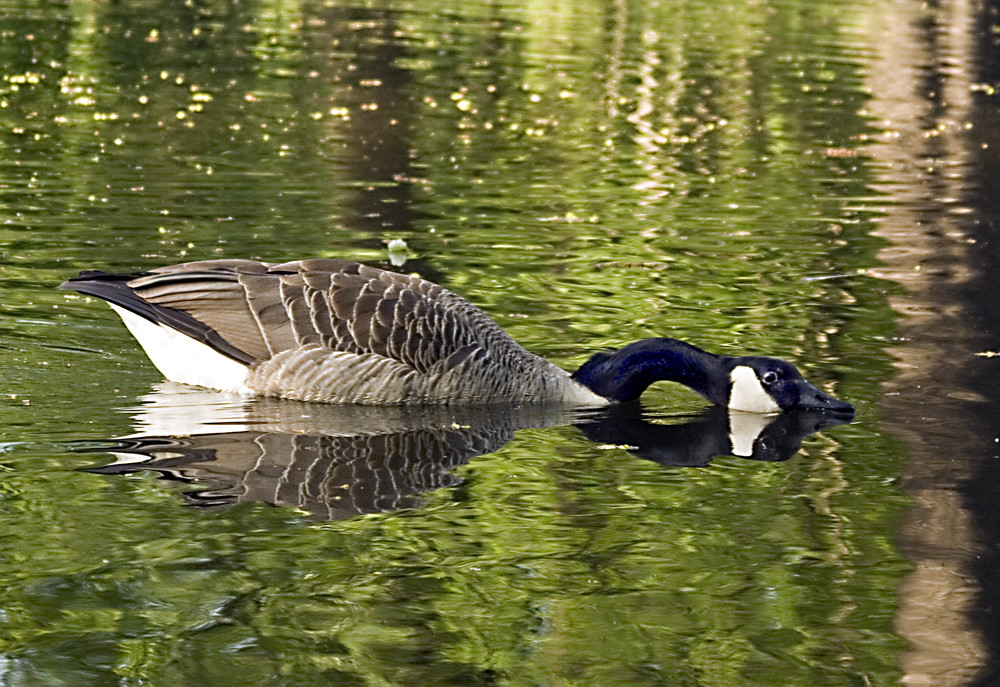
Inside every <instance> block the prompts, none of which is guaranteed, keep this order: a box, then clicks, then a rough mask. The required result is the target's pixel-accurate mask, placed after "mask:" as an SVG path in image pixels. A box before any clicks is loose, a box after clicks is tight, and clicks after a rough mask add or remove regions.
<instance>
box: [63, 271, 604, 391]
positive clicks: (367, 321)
mask: <svg viewBox="0 0 1000 687" xmlns="http://www.w3.org/2000/svg"><path fill="white" fill-rule="evenodd" d="M64 286H65V287H66V288H72V289H75V290H77V291H80V292H82V293H87V294H90V295H95V296H98V297H100V298H104V299H105V300H108V301H109V302H111V303H112V304H113V305H116V306H118V308H119V309H124V310H126V311H128V312H130V313H133V314H136V315H139V316H140V317H142V318H144V319H145V320H148V321H150V322H152V323H154V324H157V325H161V326H163V327H167V328H170V329H173V330H175V331H180V332H181V333H183V334H185V335H186V336H187V337H190V338H192V339H195V340H197V341H198V342H200V343H201V344H203V345H204V346H206V347H208V348H209V349H211V351H212V353H213V354H215V355H218V354H221V355H222V356H225V357H227V358H229V359H231V360H232V361H235V362H237V363H239V364H241V365H244V366H245V367H246V378H245V382H244V383H245V386H246V388H247V389H248V390H249V391H250V392H253V393H257V394H261V395H266V396H277V397H283V398H293V399H298V400H305V401H323V402H334V403H369V404H387V403H490V402H509V401H536V402H544V401H549V402H573V403H587V404H600V403H604V402H605V399H602V398H601V397H599V396H597V395H596V394H593V393H592V392H590V391H589V390H588V389H586V388H585V387H583V386H582V385H580V384H578V383H576V382H574V381H573V380H571V379H570V377H569V375H568V374H567V373H566V372H565V371H563V370H561V369H560V368H558V367H556V366H554V365H552V364H551V363H548V362H547V361H545V360H543V359H542V358H539V357H538V356H535V355H533V354H531V353H529V352H528V351H526V350H525V349H524V348H522V347H521V346H520V345H518V344H517V343H516V342H515V341H514V340H513V339H511V338H510V337H509V336H508V335H507V334H506V333H505V332H504V331H503V330H502V329H501V328H500V327H499V326H498V325H497V324H496V323H494V322H493V321H492V320H491V319H490V318H489V317H487V316H486V314H485V313H483V312H482V311H481V310H480V309H479V308H477V307H475V306H474V305H472V304H471V303H470V302H469V301H467V300H465V299H464V298H462V297H460V296H458V295H456V294H454V293H452V292H450V291H448V290H447V289H444V288H443V287H441V286H438V285H437V284H433V283H432V282H428V281H426V280H424V279H421V278H419V277H415V276H410V275H403V274H397V273H394V272H388V271H385V270H381V269H378V268H374V267H369V266H366V265H361V264H358V263H354V262H348V261H344V260H329V259H312V260H299V261H294V262H286V263H281V264H269V263H261V262H256V261H252V260H207V261H200V262H191V263H184V264H181V265H172V266H169V267H162V268H158V269H154V270H152V271H150V272H147V273H144V274H141V275H136V276H132V277H127V278H126V277H122V276H120V275H109V274H105V273H100V272H88V273H83V274H81V275H80V276H79V277H77V278H76V279H74V280H70V281H69V282H67V283H66V284H65V285H64ZM119 312H120V310H119ZM123 317H125V314H123ZM126 323H128V320H126ZM130 329H132V331H133V333H136V329H135V328H133V327H132V326H130ZM136 335H137V338H139V339H140V343H143V346H144V348H146V350H147V352H150V355H151V357H153V359H154V363H157V366H158V367H160V369H161V370H163V371H164V373H165V374H167V376H168V377H170V378H173V379H175V381H182V382H183V381H189V380H186V379H183V378H178V376H183V375H182V374H181V375H178V374H177V373H176V372H175V373H174V374H173V375H171V373H170V372H168V371H167V368H168V367H170V366H169V365H162V364H160V363H159V362H157V360H156V358H155V356H153V354H152V352H151V347H150V346H148V345H146V343H145V342H143V341H142V338H141V337H140V336H139V334H138V333H136ZM176 367H177V366H173V367H172V368H171V369H176ZM198 383H202V384H204V382H198ZM208 385H209V386H213V384H211V383H209V384H208Z"/></svg>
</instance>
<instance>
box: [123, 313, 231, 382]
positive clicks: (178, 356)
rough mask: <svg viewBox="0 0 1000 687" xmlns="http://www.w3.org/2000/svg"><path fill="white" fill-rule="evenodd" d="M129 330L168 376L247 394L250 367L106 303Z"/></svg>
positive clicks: (178, 333) (176, 379) (176, 380)
mask: <svg viewBox="0 0 1000 687" xmlns="http://www.w3.org/2000/svg"><path fill="white" fill-rule="evenodd" d="M108 305H110V306H111V307H112V309H113V310H114V311H115V312H116V313H118V314H119V315H120V316H121V318H122V321H123V322H124V323H125V326H126V327H128V330H129V331H130V332H132V336H134V337H135V338H136V340H137V341H138V342H139V345H141V346H142V348H143V350H145V351H146V355H148V356H149V359H150V360H152V361H153V364H154V365H156V367H157V368H159V370H160V372H162V373H163V376H164V377H166V378H167V379H169V380H171V381H174V382H183V383H184V384H196V385H198V386H207V387H209V388H211V389H219V390H220V391H229V392H234V393H238V394H249V393H250V389H248V388H247V384H246V381H247V374H248V373H249V368H247V366H246V365H243V364H242V363H238V362H236V361H235V360H233V359H232V358H227V357H226V356H224V355H222V354H221V353H219V352H218V351H215V350H213V349H212V348H210V347H209V346H206V345H205V344H203V343H200V342H198V341H195V340H194V339H192V338H191V337H189V336H185V335H184V334H181V333H180V332H179V331H177V330H176V329H172V328H170V327H168V326H166V325H162V324H154V323H152V322H150V321H149V320H147V319H146V318H145V317H140V316H139V315H136V314H135V313H133V312H130V311H128V310H126V309H125V308H122V307H120V306H117V305H115V304H114V303H109V304H108Z"/></svg>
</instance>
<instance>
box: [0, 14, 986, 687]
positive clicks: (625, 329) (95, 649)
mask: <svg viewBox="0 0 1000 687" xmlns="http://www.w3.org/2000/svg"><path fill="white" fill-rule="evenodd" d="M976 11H977V10H975V9H974V8H973V7H972V5H971V4H969V3H964V2H961V1H956V2H948V3H943V4H941V5H936V6H935V7H934V8H931V9H928V8H926V7H924V6H923V5H921V4H919V3H909V2H903V3H897V4H896V5H893V6H892V8H890V9H885V8H884V7H882V6H875V5H872V4H871V3H864V2H853V1H846V0H845V1H843V2H833V3H814V2H807V1H804V0H803V1H800V2H796V1H786V0H782V1H781V2H764V3H761V2H743V3H740V2H737V3H730V4H729V5H727V6H726V8H724V9H723V8H720V7H719V6H718V4H717V3H707V2H687V3H680V2H673V1H667V2H659V3H643V2H630V1H629V0H620V1H616V2H611V3H583V4H581V3H561V4H560V3H556V4H554V5H553V4H546V5H544V6H542V5H536V4H531V3H526V4H525V3H520V4H519V3H513V2H510V3H508V2H501V3H493V4H490V5H489V6H486V5H482V6H480V5H475V4H472V5H470V4H468V3H452V2H448V1H447V0H441V1H434V2H423V3H409V2H402V1H400V2H396V1H392V2H385V3H368V2H327V3H322V2H300V3H293V4H288V3H277V2H266V1H260V2H250V3H239V4H231V3H215V2H205V3H194V4H191V3H188V4H184V3H166V4H160V3H152V2H131V3H114V4H109V5H105V4H92V3H74V2H70V3H46V4H42V5H38V4H36V3H20V2H11V1H10V0H0V280H2V282H0V285H2V288H3V291H2V300H0V303H2V313H0V314H2V317H0V370H2V377H0V379H2V381H3V388H2V389H0V392H2V395H0V399H2V400H3V402H4V406H5V407H4V410H5V412H4V413H3V415H2V420H0V441H2V442H3V443H2V444H0V446H2V450H3V456H2V457H3V460H2V461H0V466H2V474H0V521H2V522H3V525H2V527H0V577H2V579H3V580H4V585H3V589H2V590H0V675H2V678H0V680H2V681H3V683H4V684H11V685H34V684H39V685H42V684H44V685H59V684H67V685H84V684H94V685H106V684H109V683H117V684H124V685H139V684H146V685H160V684H163V685H166V684H199V683H205V684H220V685H224V684H233V685H237V684H239V685H257V684H261V685H263V684H281V685H311V684H328V683H333V682H335V683H338V684H365V685H368V684H393V685H395V684H400V685H403V684H414V685H424V684H456V685H457V684H461V685H466V684H510V685H538V684H543V685H550V684H551V685H554V684H608V685H611V684H626V683H627V684H639V685H644V684H648V685H659V684H676V685H734V684H740V685H755V684H761V685H773V684H787V685H798V684H801V685H810V686H812V685H895V684H900V683H901V682H903V681H905V682H906V683H907V684H936V685H941V684H968V683H972V682H975V681H976V680H979V681H980V682H981V684H989V680H990V679H991V676H992V675H993V672H994V670H995V668H994V667H993V666H995V665H996V661H995V658H994V657H995V656H996V655H997V648H996V647H997V646H998V642H997V639H996V638H997V637H998V636H1000V633H998V632H997V627H998V625H997V623H996V620H995V619H994V618H993V614H992V613H991V611H990V609H991V608H993V607H994V606H993V605H992V602H991V599H992V598H993V596H994V595H995V593H996V591H995V581H991V576H990V574H989V567H988V565H987V564H988V561H989V560H991V559H990V556H992V554H988V555H987V554H986V552H989V551H993V550H995V547H992V543H993V542H994V541H995V540H996V539H997V536H996V532H997V529H996V527H995V523H994V522H993V520H994V519H995V518H994V516H992V515H990V513H991V512H992V511H991V510H990V509H988V508H984V505H986V504H989V503H990V502H991V499H992V492H993V489H992V487H990V486H989V485H990V484H992V483H993V480H992V479H991V475H992V471H993V470H994V469H993V468H992V467H990V466H991V465H993V463H994V462H995V461H993V456H994V454H995V452H996V448H995V442H994V438H995V436H996V431H995V427H994V425H995V422H993V420H992V417H993V414H991V413H990V412H988V410H987V409H988V408H989V405H988V404H987V402H988V401H989V400H992V397H993V395H994V394H995V391H994V390H995V388H996V385H995V384H993V383H992V380H993V376H994V375H993V370H994V369H995V366H994V365H993V361H994V360H995V358H993V357H989V355H990V354H992V353H995V352H996V351H997V347H998V345H1000V344H997V342H996V331H997V328H996V326H995V324H996V323H995V322H994V321H993V320H994V319H995V317H994V316H993V315H991V313H992V312H993V310H994V309H991V307H990V305H989V304H990V303H991V302H992V295H991V294H992V293H994V291H995V289H994V288H993V286H992V282H991V281H989V280H988V275H989V274H990V273H991V270H992V266H993V265H994V264H995V261H994V260H993V259H992V256H993V253H994V252H995V251H994V243H995V241H994V240H993V238H992V233H993V232H992V229H993V227H994V220H995V217H996V209H995V207H994V205H995V202H994V201H993V200H991V198H993V194H991V193H990V189H991V188H992V183H991V181H992V180H993V179H995V174H994V173H993V172H994V171H995V164H996V158H995V156H994V151H995V150H997V149H998V148H997V145H995V143H996V142H995V141H994V140H993V139H994V138H995V136H994V134H993V133H992V127H991V122H993V121H994V120H995V116H996V105H995V97H994V95H993V91H992V89H993V86H994V85H995V82H996V75H995V74H994V73H993V72H995V69H994V68H993V67H994V66H995V64H996V63H997V62H996V60H995V59H992V57H991V56H992V55H994V54H995V50H996V46H995V35H996V34H995V32H992V31H991V30H990V26H991V22H993V21H994V19H991V18H990V17H991V16H992V15H989V14H988V12H987V11H986V10H983V12H984V14H982V15H981V16H980V15H979V14H976ZM393 239H403V240H404V241H405V242H406V244H407V246H408V250H407V252H406V255H405V258H406V260H405V263H404V264H403V265H402V266H400V267H399V268H398V269H402V270H404V271H408V272H416V273H419V274H420V275H422V276H424V277H426V278H429V279H432V280H434V281H436V282H438V283H441V284H443V285H444V286H446V287H447V288H449V289H451V290H453V291H456V292H457V293H460V294H461V295H463V296H466V297H467V298H469V299H470V300H472V301H473V302H475V303H477V304H478V305H480V306H482V307H483V308H484V309H485V310H486V311H487V313H489V314H490V316H492V317H493V318H494V319H496V320H497V321H498V322H499V323H500V324H501V325H502V326H503V327H504V328H505V329H506V330H507V331H508V332H509V333H511V335H512V336H514V337H515V338H516V339H517V340H518V341H519V342H521V343H522V344H524V345H525V346H526V347H527V348H528V349H530V350H532V351H534V352H536V353H539V354H541V355H545V356H546V357H548V358H550V359H552V360H553V361H554V362H556V363H558V364H561V365H564V366H565V367H567V368H570V369H572V368H574V367H576V366H577V365H579V364H581V363H582V362H583V361H584V360H585V359H586V358H587V356H588V355H589V354H590V353H591V352H593V351H595V350H598V349H601V348H603V347H609V346H619V345H622V344H624V343H627V342H629V341H632V340H635V339H638V338H642V337H646V336H673V337H677V338H682V339H685V340H689V341H692V342H693V343H696V344H698V345H700V346H702V347H704V348H707V349H709V350H712V351H715V352H720V353H728V354H742V353H760V354H768V355H775V356H780V357H784V358H787V359H789V360H793V361H794V362H795V363H796V364H797V365H798V366H799V368H800V369H802V370H803V371H804V372H805V374H806V376H807V378H809V379H810V380H811V381H813V382H815V383H817V385H819V386H820V387H822V388H824V389H825V390H827V391H830V392H832V393H834V394H835V395H837V396H838V397H841V398H845V399H847V400H850V401H851V402H852V403H854V404H855V405H856V406H857V407H858V408H859V415H858V418H857V420H856V421H855V422H854V423H852V424H849V425H839V426H834V425H832V424H831V425H824V426H805V425H802V424H799V423H792V422H790V421H788V422H786V424H784V425H780V426H770V427H756V428H752V430H751V429H746V428H744V429H743V430H740V431H745V432H747V436H750V437H751V439H750V440H749V443H750V444H753V439H754V438H759V437H766V438H767V439H768V442H765V443H766V444H767V445H768V446H770V447H771V448H772V449H774V447H789V446H790V447H791V449H790V450H785V449H781V450H777V451H773V450H772V451H771V452H766V451H765V452H757V451H762V450H763V449H759V448H757V447H755V448H753V449H752V450H749V454H748V451H747V450H745V445H746V442H744V450H736V449H734V447H733V446H732V445H727V444H726V442H728V441H729V440H730V439H731V437H732V436H733V435H734V433H735V434H738V433H739V432H738V431H737V430H735V429H734V425H733V423H732V419H731V418H729V417H728V416H727V415H726V414H725V413H723V414H722V415H721V416H720V415H718V414H717V413H713V412H712V411H709V410H708V409H706V408H705V406H704V402H703V401H702V400H701V399H700V398H698V397H696V396H694V395H693V394H691V393H689V392H687V391H686V390H683V389H677V388H675V387H671V386H669V385H657V386H655V387H654V388H653V389H651V390H650V392H649V393H647V395H646V396H645V397H644V404H643V408H642V409H641V410H637V411H635V412H634V413H633V414H631V415H626V416H616V417H613V418H611V419H608V418H607V417H593V416H583V417H581V416H579V415H575V414H567V413H565V412H563V411H559V412H551V413H548V412H546V413H540V414H539V413H536V414H532V413H528V414H527V415H526V413H525V411H524V409H505V410H504V411H502V412H501V411H498V412H495V413H490V414H488V415H487V416H486V417H480V416H475V417H473V416H469V415H468V414H467V413H466V414H463V413H461V412H458V411H451V410H447V411H442V410H441V409H438V410H437V411H434V412H418V413H413V412H409V411H407V412H403V411H399V412H396V411H372V412H371V413H369V412H367V411H365V412H361V411H359V410H358V409H355V410H354V411H345V412H347V413H348V416H346V417H345V416H343V415H338V413H339V411H337V410H331V409H310V408H308V406H306V407H303V406H302V404H282V403H275V402H254V403H250V404H249V405H248V404H247V403H245V402H243V401H239V400H237V399H231V398H226V397H223V396H220V395H217V394H214V395H213V394H207V395H206V394H200V393H198V392H195V391H192V390H190V389H187V390H185V389H177V388H173V387H171V386H170V385H163V384H162V381H161V379H160V376H159V374H158V373H157V372H156V370H155V369H154V368H152V366H151V365H149V363H148V362H147V361H146V360H145V358H144V356H143V355H142V353H141V352H140V351H139V350H138V348H137V347H136V346H135V345H134V344H133V343H132V342H131V341H130V340H129V338H128V336H127V334H126V332H125V330H124V328H123V327H122V326H121V325H120V323H118V322H117V320H116V318H115V317H114V315H113V314H112V313H111V312H110V311H109V310H108V309H107V308H106V307H104V306H103V305H102V304H100V303H95V302H90V301H88V300H86V299H82V298H76V297H73V296H67V294H66V293H65V292H61V291H56V290H55V288H54V287H55V286H56V285H57V284H58V283H59V282H61V281H62V280H64V279H65V278H67V277H69V276H72V275H73V274H74V273H75V272H76V271H77V270H79V269H85V268H100V269H105V270H111V271H115V270H120V271H136V270H143V269H147V268H150V267H153V266H157V265H162V264H166V263H174V262H180V261H184V260H191V259H203V258H212V257H227V258H229V257H232V258H255V259H265V260H269V261H284V260H289V259H295V258H301V257H340V258H347V259H352V260H360V261H364V262H368V263H371V264H376V265H380V266H386V267H387V266H389V264H390V256H389V252H388V249H387V245H388V242H389V241H390V240H393ZM977 353H983V354H987V355H983V356H978V357H977V356H976V354H977ZM397 410H399V409H397ZM352 412H354V413H357V414H356V415H350V413H352ZM345 426H347V427H349V428H350V431H347V430H345V429H343V427H345ZM122 437H131V438H128V439H121V438H122ZM692 447H697V449H696V448H692ZM142 451H146V453H142ZM734 454H735V455H734ZM143 455H145V456H149V455H152V456H153V459H154V460H156V461H159V462H158V463H156V464H155V465H146V466H145V467H152V468H155V469H150V470H134V469H132V468H134V467H136V465H135V464H134V463H132V464H130V463H127V462H125V461H127V460H136V459H137V458H139V457H141V456H143ZM741 456H743V457H741ZM750 458H757V460H753V459H750ZM129 465H131V466H132V467H129ZM109 466H111V467H109ZM93 468H97V470H96V471H95V470H94V469H93ZM991 547H992V548H991ZM942 599H944V600H945V601H943V602H942V601H941V600H942Z"/></svg>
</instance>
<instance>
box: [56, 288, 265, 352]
mask: <svg viewBox="0 0 1000 687" xmlns="http://www.w3.org/2000/svg"><path fill="white" fill-rule="evenodd" d="M141 276H143V275H142V274H111V273H108V272H101V271H100V270H87V271H85V272H81V273H80V274H78V275H77V276H75V277H73V278H72V279H69V280H68V281H65V282H63V283H62V284H60V285H59V288H60V289H66V290H68V291H76V292H78V293H82V294H84V295H86V296H94V297H95V298H100V299H102V300H105V301H107V302H109V303H114V304H115V305H117V306H119V307H121V308H124V309H125V310H128V311H129V312H132V313H135V314H136V315H139V316H140V317H143V318H145V319H147V320H149V321H150V322H152V323H153V324H162V325H166V326H168V327H171V328H172V329H176V330H177V331H179V332H180V333H181V334H184V335H185V336H189V337H191V338H192V339H194V340H195V341H198V342H201V343H203V344H205V345H206V346H208V347H210V348H212V349H213V350H215V351H218V352H219V353H221V354H222V355H224V356H226V357H228V358H232V359H233V360H235V361H237V362H239V363H243V364H244V365H249V364H251V363H253V362H254V357H253V356H251V355H250V354H249V353H247V352H246V351H243V350H241V349H239V348H237V347H236V346H233V345H232V344H231V343H229V342H228V341H226V340H225V339H223V338H222V336H220V335H219V333H218V332H217V331H215V330H214V329H212V328H211V327H209V326H208V325H207V324H205V323H204V322H200V321H198V320H196V319H195V318H194V317H192V316H191V315H189V314H188V313H186V312H184V311H183V310H175V309H173V308H167V307H164V306H162V305H155V304H153V303H150V302H148V301H146V300H144V299H143V298H142V297H140V296H139V295H138V294H137V293H136V292H135V291H133V290H132V287H130V286H129V282H130V281H132V280H133V279H136V278H138V277H141Z"/></svg>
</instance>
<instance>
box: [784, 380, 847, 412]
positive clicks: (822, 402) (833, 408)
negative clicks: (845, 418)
mask: <svg viewBox="0 0 1000 687" xmlns="http://www.w3.org/2000/svg"><path fill="white" fill-rule="evenodd" d="M796 387H797V389H798V392H799V400H798V402H797V403H796V404H795V405H794V406H792V409H794V410H825V411H828V412H831V413H836V414H838V415H854V406H852V405H851V404H850V403H845V402H844V401H838V400H837V399H835V398H834V397H833V396H830V395H829V394H825V393H823V392H822V391H820V390H819V389H817V388H816V387H814V386H813V385H812V384H810V383H809V382H807V381H805V380H802V381H800V382H798V383H797V384H796Z"/></svg>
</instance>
